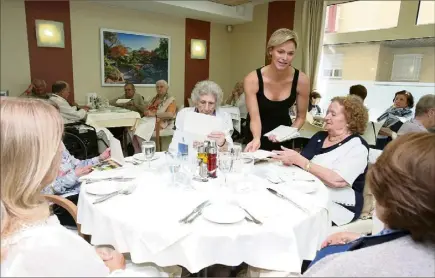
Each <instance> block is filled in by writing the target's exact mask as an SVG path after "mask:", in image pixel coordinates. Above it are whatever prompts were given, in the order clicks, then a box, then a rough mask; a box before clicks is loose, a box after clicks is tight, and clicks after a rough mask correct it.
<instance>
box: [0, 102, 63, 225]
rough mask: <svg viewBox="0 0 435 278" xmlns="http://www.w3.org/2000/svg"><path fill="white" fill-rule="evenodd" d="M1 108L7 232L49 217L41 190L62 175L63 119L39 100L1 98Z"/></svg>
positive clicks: (2, 194)
mask: <svg viewBox="0 0 435 278" xmlns="http://www.w3.org/2000/svg"><path fill="white" fill-rule="evenodd" d="M0 106H1V135H0V136H1V137H0V138H1V141H0V145H1V148H0V152H1V153H0V155H1V161H2V163H1V177H0V178H1V200H2V204H3V205H4V210H5V214H7V217H8V219H9V220H8V221H7V222H8V223H6V229H7V228H8V227H9V226H10V225H12V223H15V222H27V221H34V220H35V219H40V218H41V217H45V216H48V214H49V210H48V205H47V203H46V202H45V201H44V200H43V199H42V198H41V190H42V189H43V188H44V187H46V186H48V185H49V184H51V183H52V182H53V181H54V180H55V178H56V176H57V174H58V172H59V167H60V162H61V151H62V134H63V120H62V117H61V116H60V113H59V112H58V111H56V109H55V108H54V107H53V106H52V105H50V104H49V103H47V102H45V101H43V100H39V99H27V98H26V99H23V98H1V99H0ZM2 213H3V212H2ZM41 214H42V215H41ZM5 217H6V216H5ZM2 218H3V216H2ZM2 224H4V223H2ZM11 227H13V225H12V226H11ZM2 228H3V229H5V228H4V227H2ZM2 232H3V231H2Z"/></svg>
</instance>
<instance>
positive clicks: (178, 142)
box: [169, 80, 233, 152]
mask: <svg viewBox="0 0 435 278" xmlns="http://www.w3.org/2000/svg"><path fill="white" fill-rule="evenodd" d="M222 96H223V92H222V89H221V87H220V86H219V85H218V84H216V83H215V82H213V81H209V80H205V81H200V82H198V83H197V84H196V85H195V88H193V91H192V96H191V99H192V101H193V103H194V107H187V108H183V109H182V110H181V111H180V112H178V114H177V118H176V119H175V128H176V129H175V133H174V136H173V138H172V142H171V144H170V145H169V151H170V152H177V151H178V150H179V149H180V147H181V148H183V147H182V146H184V148H188V146H189V145H190V146H194V147H195V146H197V145H198V144H199V142H196V141H193V142H189V141H190V140H189V138H188V137H189V135H188V134H186V132H185V131H184V127H185V124H186V123H185V119H186V116H187V114H188V113H202V114H205V115H210V116H215V117H217V118H218V119H219V121H220V129H219V130H215V131H213V132H211V133H210V134H208V135H207V138H208V139H209V140H214V141H216V144H217V146H218V147H219V148H220V149H221V150H222V149H226V148H227V147H228V145H229V144H232V139H231V134H232V132H233V122H232V119H231V116H230V115H229V114H228V113H226V112H223V111H221V110H220V109H219V105H220V103H221V102H222Z"/></svg>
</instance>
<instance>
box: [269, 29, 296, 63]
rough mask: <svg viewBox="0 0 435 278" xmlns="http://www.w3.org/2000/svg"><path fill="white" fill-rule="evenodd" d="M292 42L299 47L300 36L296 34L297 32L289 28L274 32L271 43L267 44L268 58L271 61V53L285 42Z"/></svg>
mask: <svg viewBox="0 0 435 278" xmlns="http://www.w3.org/2000/svg"><path fill="white" fill-rule="evenodd" d="M288 41H292V42H294V43H295V47H296V48H297V47H298V41H299V39H298V34H296V32H295V31H293V30H290V29H287V28H281V29H278V30H276V31H275V32H273V34H272V35H271V36H270V38H269V41H268V42H267V48H266V56H267V57H268V58H269V59H270V51H271V50H272V49H273V48H274V47H276V46H278V45H281V44H283V43H285V42H288Z"/></svg>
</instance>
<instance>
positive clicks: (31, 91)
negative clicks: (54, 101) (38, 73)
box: [21, 79, 50, 99]
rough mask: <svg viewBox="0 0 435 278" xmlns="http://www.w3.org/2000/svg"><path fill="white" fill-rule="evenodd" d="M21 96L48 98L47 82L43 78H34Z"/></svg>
mask: <svg viewBox="0 0 435 278" xmlns="http://www.w3.org/2000/svg"><path fill="white" fill-rule="evenodd" d="M21 97H32V98H41V99H48V98H49V97H50V96H49V93H48V92H47V83H45V80H42V79H33V81H32V84H30V86H29V87H28V88H27V90H25V91H24V93H22V94H21Z"/></svg>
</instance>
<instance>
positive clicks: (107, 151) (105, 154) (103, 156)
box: [98, 148, 111, 161]
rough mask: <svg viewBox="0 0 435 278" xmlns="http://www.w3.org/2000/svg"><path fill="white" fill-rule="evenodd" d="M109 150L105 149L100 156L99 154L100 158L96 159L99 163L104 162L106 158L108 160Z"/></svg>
mask: <svg viewBox="0 0 435 278" xmlns="http://www.w3.org/2000/svg"><path fill="white" fill-rule="evenodd" d="M110 155H111V153H110V148H107V149H106V150H105V151H104V152H103V153H102V154H100V156H99V157H98V159H100V161H104V160H106V159H108V158H110Z"/></svg>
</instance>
